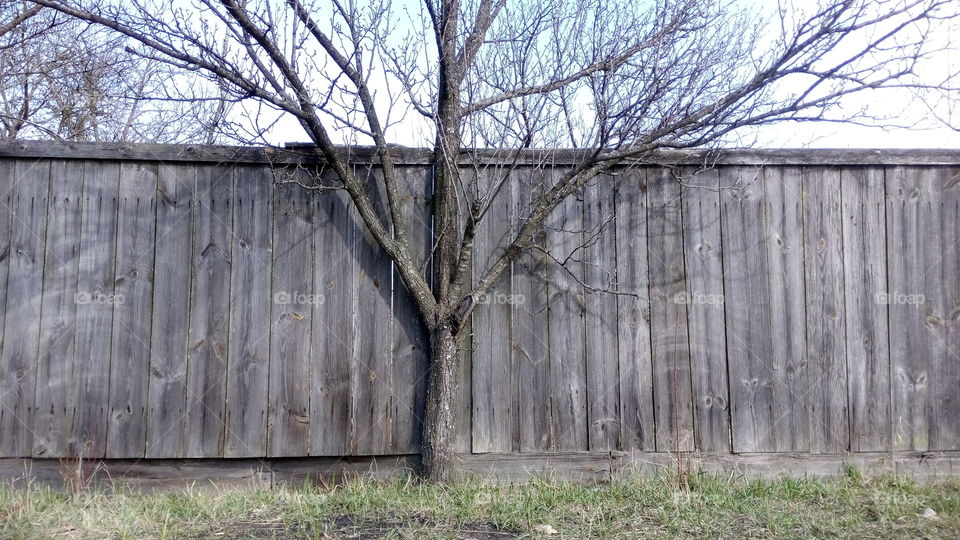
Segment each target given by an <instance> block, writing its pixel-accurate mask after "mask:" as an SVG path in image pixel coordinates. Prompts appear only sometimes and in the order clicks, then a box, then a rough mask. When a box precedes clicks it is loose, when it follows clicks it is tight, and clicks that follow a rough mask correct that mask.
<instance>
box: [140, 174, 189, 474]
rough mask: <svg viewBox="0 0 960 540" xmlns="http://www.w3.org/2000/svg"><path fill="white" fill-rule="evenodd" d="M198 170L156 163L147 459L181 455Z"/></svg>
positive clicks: (182, 449)
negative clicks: (155, 217)
mask: <svg viewBox="0 0 960 540" xmlns="http://www.w3.org/2000/svg"><path fill="white" fill-rule="evenodd" d="M196 175H197V172H196V169H195V168H193V167H190V166H185V165H183V166H181V165H163V164H161V165H159V167H158V171H157V241H156V244H155V247H154V261H155V262H154V271H153V329H154V331H153V333H152V335H151V336H150V381H149V384H148V390H147V403H148V409H147V411H148V412H147V450H146V457H148V458H177V457H183V456H184V437H185V429H184V428H185V425H186V417H185V416H184V406H185V405H186V396H187V389H186V380H187V339H188V337H189V336H188V327H187V323H188V320H189V318H188V315H189V313H190V288H191V274H192V265H193V263H192V249H193V248H192V242H193V232H192V231H193V211H192V207H193V190H194V185H195V184H196Z"/></svg>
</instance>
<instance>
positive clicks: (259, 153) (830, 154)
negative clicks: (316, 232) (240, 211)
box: [0, 141, 960, 166]
mask: <svg viewBox="0 0 960 540" xmlns="http://www.w3.org/2000/svg"><path fill="white" fill-rule="evenodd" d="M341 152H343V153H344V154H347V155H348V156H349V157H350V159H351V161H353V162H354V163H358V164H367V163H376V162H378V157H377V153H376V150H375V149H374V148H373V147H370V146H352V147H341ZM391 155H392V157H393V159H394V161H395V163H396V164H398V165H429V164H430V163H431V162H432V156H433V153H432V151H430V150H428V149H425V148H406V147H401V146H395V147H392V149H391ZM585 156H587V152H585V151H583V150H572V149H555V150H540V149H529V150H519V151H517V150H494V149H474V150H465V151H464V152H463V163H464V164H465V165H480V166H487V165H498V164H513V163H516V164H523V165H544V166H550V165H561V166H562V165H571V164H575V163H579V162H581V161H582V160H583V159H584V158H585ZM4 158H41V159H42V158H49V159H88V160H89V159H92V160H120V161H164V162H189V163H233V164H277V165H287V164H296V163H300V164H321V163H323V162H324V161H325V160H324V159H323V156H321V155H320V154H319V153H318V152H317V150H316V148H315V147H314V146H312V145H309V144H289V145H287V146H286V147H285V148H277V147H265V146H264V147H256V146H215V145H185V144H125V143H109V142H62V141H7V142H0V159H4ZM626 165H628V166H629V165H692V166H704V165H758V166H759V165H824V166H838V165H865V166H869V165H960V149H819V148H817V149H810V148H789V149H712V150H674V151H659V152H655V153H652V154H649V155H647V156H645V157H644V158H643V159H639V160H633V161H631V162H629V163H627V164H626Z"/></svg>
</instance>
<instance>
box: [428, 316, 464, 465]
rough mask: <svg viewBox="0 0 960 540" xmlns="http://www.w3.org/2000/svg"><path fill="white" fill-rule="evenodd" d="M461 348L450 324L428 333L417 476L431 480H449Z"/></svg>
mask: <svg viewBox="0 0 960 540" xmlns="http://www.w3.org/2000/svg"><path fill="white" fill-rule="evenodd" d="M459 362H460V351H459V349H458V348H457V336H456V335H454V332H453V329H452V327H451V325H450V323H446V322H445V323H441V324H439V325H437V327H436V329H434V331H433V333H432V335H431V336H430V367H429V374H428V377H427V396H426V397H427V403H426V411H425V415H424V419H423V437H422V443H421V451H420V452H421V453H420V476H421V477H422V478H423V479H425V480H429V481H431V482H445V481H447V480H449V479H450V472H451V471H450V468H451V462H452V460H453V437H454V426H453V409H454V397H455V396H456V390H457V382H458V381H457V379H456V373H457V365H458V364H459Z"/></svg>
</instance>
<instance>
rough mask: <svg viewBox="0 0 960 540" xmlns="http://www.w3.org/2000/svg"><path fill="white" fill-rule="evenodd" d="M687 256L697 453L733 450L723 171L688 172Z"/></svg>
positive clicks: (685, 199)
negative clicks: (724, 280) (725, 294)
mask: <svg viewBox="0 0 960 540" xmlns="http://www.w3.org/2000/svg"><path fill="white" fill-rule="evenodd" d="M683 178H684V179H683V180H682V182H683V185H682V186H681V190H682V192H683V193H682V203H683V208H682V213H683V217H682V219H683V254H684V265H685V270H686V284H687V291H686V292H687V297H686V307H687V325H688V326H687V328H688V338H687V339H688V340H689V342H690V369H691V377H692V384H693V407H694V408H693V411H694V424H695V426H696V431H697V433H696V442H697V449H699V450H701V451H704V452H728V451H730V411H729V409H728V407H727V404H728V402H729V399H730V398H729V394H728V390H727V388H728V386H727V345H726V335H725V333H726V329H725V326H724V324H725V323H724V301H723V300H724V291H723V246H722V241H721V237H722V233H721V228H720V179H719V176H718V171H716V170H708V171H703V172H697V171H695V170H690V169H687V170H685V171H684V173H683Z"/></svg>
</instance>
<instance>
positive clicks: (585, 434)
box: [0, 147, 960, 475]
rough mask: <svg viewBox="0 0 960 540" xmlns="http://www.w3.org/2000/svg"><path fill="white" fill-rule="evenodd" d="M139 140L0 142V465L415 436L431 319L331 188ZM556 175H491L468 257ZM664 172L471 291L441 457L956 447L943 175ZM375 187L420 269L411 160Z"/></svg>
mask: <svg viewBox="0 0 960 540" xmlns="http://www.w3.org/2000/svg"><path fill="white" fill-rule="evenodd" d="M77 148H79V147H77ZM75 150H76V149H74V150H72V151H75ZM141 150H142V149H141ZM138 151H140V150H137V149H132V150H130V152H131V153H129V154H127V155H126V157H122V158H118V159H116V160H102V159H79V158H80V157H81V156H78V155H77V156H74V158H75V159H70V160H48V161H44V160H39V161H30V160H26V159H20V160H12V159H5V160H4V159H0V187H2V188H4V189H5V190H6V191H5V192H3V193H2V194H0V195H2V196H3V199H2V200H3V202H5V204H4V205H0V283H2V284H3V286H2V287H0V289H2V290H0V306H3V307H4V309H3V310H2V311H3V313H2V316H0V331H2V332H3V340H2V342H0V385H2V388H0V391H2V393H0V424H2V425H0V428H2V429H3V431H2V436H0V457H2V456H10V457H28V456H33V457H35V458H38V459H42V458H47V457H49V458H51V459H55V458H57V457H71V456H77V455H82V456H84V457H91V458H106V459H113V458H133V459H141V458H146V459H154V458H163V459H179V458H185V457H188V456H194V459H206V458H214V457H220V456H229V457H235V458H252V457H258V458H259V457H266V456H272V455H275V456H277V459H280V456H289V458H290V459H294V458H296V457H302V456H320V457H322V459H319V458H318V459H319V461H317V463H318V464H320V463H328V462H326V461H323V460H324V459H336V458H338V457H341V456H348V455H367V456H369V455H381V456H388V459H392V456H398V455H408V454H414V453H416V452H417V451H418V449H419V431H420V416H421V414H422V399H423V392H424V385H423V379H424V375H425V372H426V363H427V352H428V350H427V343H426V336H425V335H424V332H423V328H421V327H420V325H419V322H418V317H419V314H418V313H417V310H416V307H415V306H414V304H413V302H412V301H411V299H410V298H409V295H408V293H407V292H406V290H405V288H404V286H403V284H402V282H401V280H400V277H399V275H398V274H397V273H396V272H395V269H394V268H391V267H390V265H385V262H384V261H385V259H384V258H383V254H382V253H380V252H379V250H377V249H376V248H375V247H374V246H373V243H372V241H371V240H370V238H368V237H367V236H366V233H365V232H364V230H363V229H362V227H360V225H359V221H358V218H357V215H356V213H355V211H353V210H352V209H351V203H350V202H349V201H348V200H347V198H346V196H345V195H344V194H343V193H342V192H319V191H315V190H310V189H305V188H303V187H301V186H296V185H290V184H282V183H281V184H279V185H277V184H275V182H276V181H278V178H280V177H282V176H283V175H282V174H280V177H278V176H277V175H278V173H282V172H283V171H287V172H290V171H299V172H296V173H295V174H302V175H304V176H303V177H302V178H300V180H304V181H306V182H312V181H314V180H316V178H315V175H314V173H315V172H316V171H311V170H309V168H302V167H301V168H298V169H294V168H290V169H282V168H275V169H270V168H266V167H261V166H260V165H256V164H255V163H256V162H255V161H253V162H249V163H250V164H245V165H236V164H232V165H226V164H219V165H214V164H212V163H211V162H209V161H208V160H207V159H206V158H204V159H199V160H198V162H197V163H193V164H189V163H186V162H183V161H181V162H179V163H176V164H171V163H159V162H156V161H150V160H147V159H140V160H133V159H132V157H131V156H134V155H138V154H136V152H138ZM304 151H305V150H304ZM302 152H303V151H301V153H302ZM531 155H532V154H531ZM571 155H572V154H571ZM763 155H764V154H763V153H756V154H749V153H741V154H734V157H733V158H730V159H731V160H732V161H729V162H730V163H737V162H738V161H737V160H747V159H748V157H750V156H753V157H757V156H763ZM776 155H777V156H779V157H780V158H784V159H785V160H787V162H790V161H789V160H790V159H794V158H793V157H790V155H788V154H782V155H781V154H776ZM851 155H854V154H849V155H848V156H847V157H849V156H851ZM210 156H213V154H210V155H208V156H207V157H210ZM411 156H413V157H414V158H417V159H419V158H418V157H417V155H415V153H414V154H411ZM824 156H825V157H826V158H827V159H826V160H825V161H824V163H827V164H829V163H834V161H832V160H833V159H837V160H839V159H841V157H842V156H840V157H838V156H833V157H830V156H828V155H826V154H824ZM358 157H362V156H360V154H358ZM367 157H369V156H367ZM481 157H483V159H487V157H489V158H490V159H491V160H493V161H491V163H490V164H489V166H487V167H480V168H476V169H474V168H465V169H464V171H465V174H466V175H467V176H469V175H471V174H481V175H483V176H482V182H481V184H482V185H484V186H490V185H494V183H495V182H497V181H499V179H503V178H504V176H503V175H504V173H505V172H507V169H506V168H505V167H503V166H502V165H503V163H501V162H500V161H497V160H496V159H494V156H486V157H484V156H481ZM526 157H530V156H526ZM526 157H524V159H526ZM688 157H689V156H688ZM927 157H930V156H929V155H928V156H927ZM501 158H502V156H501ZM501 158H497V159H501ZM788 158H789V159H788ZM684 159H687V158H684ZM798 159H799V158H798ZM877 159H880V160H883V159H888V157H883V156H881V157H879V158H877ZM241 161H242V160H241ZM744 162H746V161H744ZM201 163H202V164H201ZM721 163H727V162H723V161H722V162H721ZM790 163H793V162H790ZM871 163H872V162H871ZM358 165H360V164H358ZM565 167H566V166H565V165H561V166H559V167H556V168H551V167H549V166H547V167H544V166H542V165H540V166H537V167H529V166H527V165H524V164H521V165H520V166H519V167H517V168H515V169H512V170H510V171H509V176H507V177H506V183H505V184H504V190H505V191H504V192H502V193H501V198H500V199H499V200H498V201H497V203H496V204H497V206H495V207H494V208H493V209H491V211H490V213H489V214H488V215H487V216H486V218H485V222H484V228H483V229H482V230H481V231H480V236H479V237H478V244H477V249H478V255H479V257H480V258H479V259H478V260H477V261H476V264H477V267H476V268H474V275H476V274H477V273H478V272H480V271H482V270H484V269H485V267H486V265H488V264H489V263H490V262H491V260H492V259H493V258H494V257H496V256H497V249H500V248H502V246H503V244H504V242H505V241H506V239H507V238H509V237H510V236H511V235H512V234H513V233H515V232H516V227H517V220H518V219H520V218H522V217H523V216H524V215H525V213H526V212H527V211H528V208H529V204H530V201H531V200H534V199H535V198H536V197H537V196H538V195H539V193H541V192H542V189H543V188H544V187H545V186H546V185H549V184H550V183H551V182H552V181H553V179H554V178H555V177H556V175H558V174H562V172H563V171H564V170H565ZM362 168H363V167H362ZM688 170H689V169H674V170H672V171H671V170H668V169H665V168H660V167H656V166H649V167H648V168H645V169H639V168H622V169H617V170H616V171H614V174H612V175H610V176H605V177H601V178H597V179H595V180H594V181H593V182H592V183H591V184H590V185H588V186H587V188H586V189H585V190H583V192H582V193H578V194H576V195H575V196H574V197H572V198H570V199H569V200H567V201H565V202H564V204H563V205H561V207H560V208H558V210H557V212H556V213H555V214H554V215H552V216H551V217H550V220H549V222H548V224H547V227H546V228H545V230H544V233H543V235H542V237H538V238H537V240H536V242H537V245H538V246H540V247H542V248H544V249H542V250H531V251H529V252H527V253H525V254H524V255H523V256H522V257H521V258H520V259H518V260H517V261H516V262H515V263H514V264H513V265H512V267H511V268H509V269H508V271H507V272H506V273H505V275H504V278H503V280H502V281H501V283H499V284H497V286H496V287H495V289H494V292H493V293H492V294H491V295H490V296H489V297H487V298H484V299H481V305H480V306H478V307H479V309H478V311H476V312H475V313H476V315H477V318H476V319H475V320H474V321H473V335H468V336H466V337H465V341H464V345H463V346H464V347H465V348H466V349H467V350H465V355H464V358H465V361H464V362H463V365H462V366H460V370H461V374H462V375H461V376H462V377H463V378H464V382H463V386H462V390H463V391H462V392H460V393H459V394H458V401H457V405H456V417H457V425H458V429H460V431H459V432H458V435H457V442H456V446H457V449H458V451H460V452H464V451H466V452H470V451H473V452H478V453H488V454H513V453H521V454H531V455H533V456H536V455H541V454H542V453H544V452H559V453H567V452H574V453H579V452H594V453H607V454H609V453H610V452H614V453H616V452H618V451H623V450H626V451H630V452H633V451H640V452H643V451H649V450H654V449H659V450H661V451H663V452H664V453H667V452H676V451H677V449H678V443H679V449H680V450H681V451H693V452H701V453H706V454H711V455H714V454H715V455H723V454H725V453H726V452H729V451H733V452H735V453H737V454H741V455H743V454H747V455H757V453H778V454H780V455H781V457H783V456H798V455H805V454H806V453H818V454H822V455H823V456H824V458H823V460H821V461H817V463H818V465H816V466H815V467H814V469H817V468H823V467H830V466H833V465H831V464H832V463H833V461H831V459H834V458H833V457H831V456H837V455H840V453H841V452H844V451H847V450H852V451H853V452H860V453H863V452H867V453H872V452H880V451H883V452H891V451H893V452H901V451H904V450H908V451H910V452H952V451H955V450H956V449H957V448H958V447H960V424H958V423H956V422H954V421H953V419H954V418H955V417H957V416H958V415H960V360H958V358H957V356H956V355H957V352H956V351H957V350H960V343H958V342H957V339H958V337H957V336H958V335H960V332H958V328H960V326H958V325H960V322H958V321H960V290H958V287H960V280H958V279H957V276H958V275H960V249H958V244H957V239H956V238H955V236H956V235H955V234H953V231H955V230H957V229H958V224H957V221H958V220H960V194H958V192H960V173H958V168H957V167H956V166H944V165H936V166H930V165H928V164H926V162H924V161H923V160H922V159H921V161H920V162H918V163H916V164H912V165H904V166H899V167H886V168H882V167H879V166H876V165H866V166H864V165H842V166H840V167H839V168H838V167H834V166H828V165H824V164H812V163H807V164H805V165H802V166H794V165H790V166H781V165H777V166H770V165H768V166H763V167H754V166H742V165H735V164H734V165H724V164H721V165H719V166H717V167H716V168H714V169H708V170H705V171H701V172H700V173H699V174H697V175H695V176H685V177H683V178H682V179H681V182H677V181H676V180H675V178H674V175H673V173H677V172H680V173H685V172H687V171H688ZM363 171H364V172H363V174H364V175H367V176H368V177H369V178H370V179H371V182H370V185H371V186H376V185H378V184H379V181H378V178H379V177H378V175H379V174H380V173H379V171H378V170H377V169H376V168H375V167H374V168H373V169H369V168H363ZM326 174H329V173H326ZM225 179H226V180H225ZM399 179H400V183H401V206H402V211H403V212H404V215H405V216H406V217H407V224H408V234H409V235H410V241H411V244H412V248H413V251H414V257H415V258H417V259H418V262H419V263H421V264H422V265H423V266H422V268H423V271H424V272H425V273H427V274H429V272H430V269H429V261H426V260H424V259H425V258H427V257H428V253H429V250H430V249H431V246H432V238H431V234H432V233H431V229H432V228H431V223H430V221H431V219H430V199H429V196H430V170H429V168H427V167H423V166H421V165H407V166H403V167H401V168H400V177H399ZM281 180H282V178H281ZM324 182H335V179H334V178H332V177H324ZM541 184H542V185H541ZM718 185H719V191H717V189H716V188H717V186H718ZM218 186H219V187H218ZM218 190H219V191H218ZM476 195H477V194H473V195H471V197H472V196H476ZM376 199H377V205H378V211H380V212H383V211H384V205H385V202H384V201H381V200H380V198H379V197H376ZM468 200H469V197H468ZM604 224H606V225H607V227H603V225H604ZM544 250H546V251H548V252H549V255H547V254H546V253H544ZM553 257H556V258H557V259H559V260H561V261H566V263H567V264H566V268H562V267H561V266H560V265H559V263H558V262H557V261H554V260H553ZM571 272H572V275H571ZM584 283H586V286H584ZM607 288H609V289H615V290H616V292H618V293H619V294H616V295H611V294H604V293H599V292H590V290H591V289H607ZM276 293H281V296H280V297H279V298H278V297H277V296H276ZM121 298H122V300H121ZM521 298H522V300H521ZM651 299H652V302H651ZM725 396H729V402H728V404H725V403H723V400H724V397H725ZM725 406H726V407H727V408H725ZM726 413H729V418H728V417H727V415H726ZM21 421H23V422H22V424H21ZM661 455H662V454H661ZM541 457H542V456H541ZM595 457H596V456H593V457H591V458H590V459H591V460H592V459H594V458H595ZM283 459H287V458H283ZM531 459H533V458H531ZM537 459H540V458H537ZM618 459H619V458H618ZM644 459H646V458H644ZM650 459H651V460H653V461H656V460H654V459H653V458H650ZM692 459H693V461H691V463H695V462H696V459H695V458H692ZM785 459H786V458H785ZM790 459H797V458H795V457H791V458H789V459H787V460H786V461H780V462H778V461H776V460H767V461H764V463H767V464H768V465H770V466H773V464H775V463H781V464H783V465H784V466H785V467H787V468H788V469H789V468H790V467H791V465H790V464H791V463H793V462H792V461H790ZM810 459H813V458H810ZM535 461H536V460H534V461H530V462H529V463H531V464H532V463H534V462H535ZM728 461H729V460H728ZM734 461H735V460H734ZM520 462H522V460H520V461H518V463H520ZM724 463H726V462H724ZM730 463H732V461H731V462H730ZM905 463H906V464H905V465H904V467H905V470H906V469H910V470H916V471H920V470H921V469H922V470H923V471H924V472H923V474H930V475H936V474H940V468H942V467H948V468H949V465H942V464H938V465H936V466H930V467H928V466H926V465H922V464H917V463H913V462H905ZM324 466H326V465H324ZM513 466H514V465H510V467H513ZM645 466H646V465H645ZM650 466H655V465H650ZM724 466H726V465H724ZM764 466H767V465H764ZM624 467H625V465H623V463H621V462H618V464H615V465H613V466H611V467H610V468H609V469H607V470H608V471H615V470H620V469H622V468H624Z"/></svg>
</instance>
